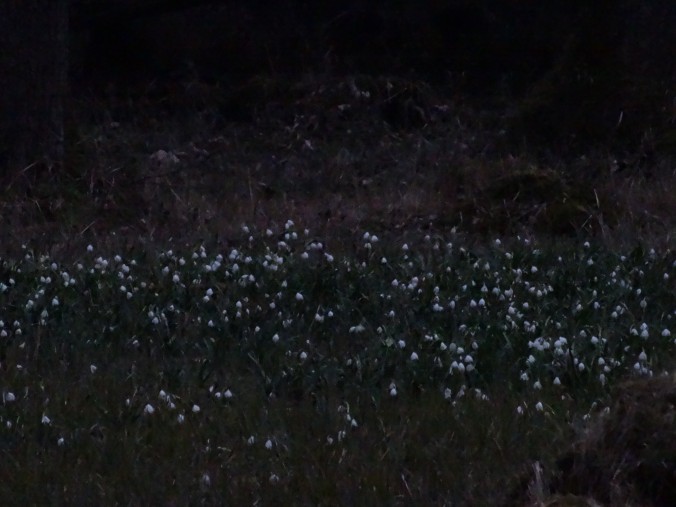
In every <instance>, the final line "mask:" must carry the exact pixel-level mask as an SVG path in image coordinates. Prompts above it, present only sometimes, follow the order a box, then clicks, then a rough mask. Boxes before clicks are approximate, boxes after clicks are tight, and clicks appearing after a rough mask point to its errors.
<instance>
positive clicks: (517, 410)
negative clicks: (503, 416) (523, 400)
mask: <svg viewBox="0 0 676 507" xmlns="http://www.w3.org/2000/svg"><path fill="white" fill-rule="evenodd" d="M516 413H517V414H519V415H523V407H522V406H521V405H519V406H518V407H516Z"/></svg>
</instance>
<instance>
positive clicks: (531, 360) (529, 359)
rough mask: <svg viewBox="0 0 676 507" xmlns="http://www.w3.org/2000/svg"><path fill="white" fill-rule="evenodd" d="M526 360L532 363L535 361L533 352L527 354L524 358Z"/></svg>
mask: <svg viewBox="0 0 676 507" xmlns="http://www.w3.org/2000/svg"><path fill="white" fill-rule="evenodd" d="M526 362H527V363H528V364H533V363H535V356H534V355H533V354H531V355H529V356H528V359H526Z"/></svg>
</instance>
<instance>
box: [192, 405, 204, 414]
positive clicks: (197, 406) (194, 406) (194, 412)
mask: <svg viewBox="0 0 676 507" xmlns="http://www.w3.org/2000/svg"><path fill="white" fill-rule="evenodd" d="M201 410H202V409H201V408H200V406H199V405H197V404H195V405H193V406H192V412H193V414H199V413H200V411H201Z"/></svg>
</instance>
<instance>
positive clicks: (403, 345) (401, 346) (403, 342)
mask: <svg viewBox="0 0 676 507" xmlns="http://www.w3.org/2000/svg"><path fill="white" fill-rule="evenodd" d="M397 345H398V346H399V348H400V349H403V348H404V347H406V342H405V341H404V340H399V341H398V342H397Z"/></svg>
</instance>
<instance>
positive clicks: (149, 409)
mask: <svg viewBox="0 0 676 507" xmlns="http://www.w3.org/2000/svg"><path fill="white" fill-rule="evenodd" d="M143 413H144V414H148V415H152V414H154V413H155V407H153V406H152V405H151V404H150V403H148V404H147V405H146V406H145V407H143Z"/></svg>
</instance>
